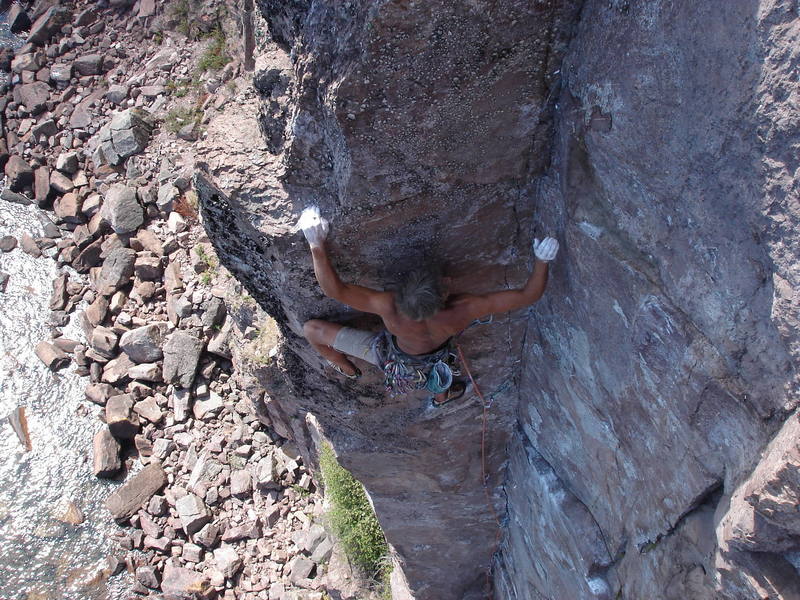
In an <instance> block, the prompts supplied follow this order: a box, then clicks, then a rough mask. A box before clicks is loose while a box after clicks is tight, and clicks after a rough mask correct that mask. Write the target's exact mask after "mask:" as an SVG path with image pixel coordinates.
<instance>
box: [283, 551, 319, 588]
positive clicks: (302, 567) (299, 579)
mask: <svg viewBox="0 0 800 600" xmlns="http://www.w3.org/2000/svg"><path fill="white" fill-rule="evenodd" d="M315 566H316V565H315V564H314V563H313V562H312V561H310V560H309V559H307V558H306V557H305V556H295V557H294V558H293V559H292V560H290V561H289V563H288V564H287V565H286V568H287V570H288V571H289V581H290V582H291V583H292V584H294V585H296V586H300V587H302V586H303V583H304V582H305V580H306V579H308V578H309V577H311V572H312V571H313V570H314V567H315Z"/></svg>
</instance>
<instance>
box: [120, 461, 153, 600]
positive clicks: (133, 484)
mask: <svg viewBox="0 0 800 600" xmlns="http://www.w3.org/2000/svg"><path fill="white" fill-rule="evenodd" d="M166 484H167V474H166V473H165V472H164V469H162V468H161V465H159V464H155V463H153V464H149V465H147V466H146V467H145V468H144V469H142V470H141V471H139V472H138V473H137V474H136V475H134V476H133V477H132V478H131V479H130V480H129V481H127V482H126V483H125V484H124V485H123V486H122V487H120V488H119V489H118V490H117V491H116V492H114V493H113V494H111V496H109V497H108V499H107V500H106V508H108V510H109V511H110V512H111V515H112V516H113V517H114V519H116V520H117V521H124V520H127V519H129V518H130V517H132V516H133V515H134V514H135V513H136V512H137V511H138V510H139V509H140V508H142V506H143V505H144V504H145V503H147V502H148V501H149V500H150V498H151V497H152V496H153V495H154V494H156V492H158V491H159V490H161V489H162V488H163V487H164V486H165V485H166ZM165 575H166V571H165ZM165 579H166V577H165ZM164 591H166V590H164Z"/></svg>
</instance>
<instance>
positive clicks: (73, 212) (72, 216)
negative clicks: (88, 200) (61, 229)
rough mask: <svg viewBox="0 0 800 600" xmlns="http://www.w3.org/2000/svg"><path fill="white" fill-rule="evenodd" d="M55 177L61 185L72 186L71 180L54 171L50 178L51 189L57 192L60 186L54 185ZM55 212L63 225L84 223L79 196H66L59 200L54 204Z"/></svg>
mask: <svg viewBox="0 0 800 600" xmlns="http://www.w3.org/2000/svg"><path fill="white" fill-rule="evenodd" d="M54 176H55V178H56V179H60V180H61V183H67V184H68V185H71V183H70V182H69V179H68V178H66V177H65V176H64V175H63V174H62V173H59V172H58V171H53V173H52V174H51V176H50V187H51V188H52V189H54V190H57V188H58V187H59V184H58V183H56V185H53V181H54ZM70 189H71V188H70ZM53 212H54V213H55V215H56V216H57V217H58V220H59V221H60V222H61V223H75V224H77V223H83V222H84V220H85V219H84V217H83V214H81V200H80V196H78V194H72V193H70V194H66V195H64V196H62V197H61V198H58V199H57V200H56V201H55V202H54V203H53Z"/></svg>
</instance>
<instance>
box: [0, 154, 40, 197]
mask: <svg viewBox="0 0 800 600" xmlns="http://www.w3.org/2000/svg"><path fill="white" fill-rule="evenodd" d="M5 173H6V177H8V187H9V189H11V190H12V191H14V192H19V191H22V190H24V189H25V188H30V187H31V186H32V185H33V169H31V167H30V165H29V164H28V163H26V162H25V161H24V160H23V159H22V158H21V157H20V156H18V155H16V154H12V155H11V156H10V157H9V159H8V162H7V163H6V166H5ZM48 186H49V182H48Z"/></svg>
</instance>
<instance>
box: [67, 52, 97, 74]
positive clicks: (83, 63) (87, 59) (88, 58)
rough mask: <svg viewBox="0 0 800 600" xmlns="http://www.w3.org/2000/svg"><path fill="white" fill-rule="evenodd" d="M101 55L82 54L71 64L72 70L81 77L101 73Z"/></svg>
mask: <svg viewBox="0 0 800 600" xmlns="http://www.w3.org/2000/svg"><path fill="white" fill-rule="evenodd" d="M103 58H104V57H103V55H102V54H84V55H83V56H79V57H78V58H76V59H75V61H74V62H73V63H72V68H73V69H75V70H76V71H77V72H78V73H80V74H81V75H99V74H100V73H102V72H103Z"/></svg>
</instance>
